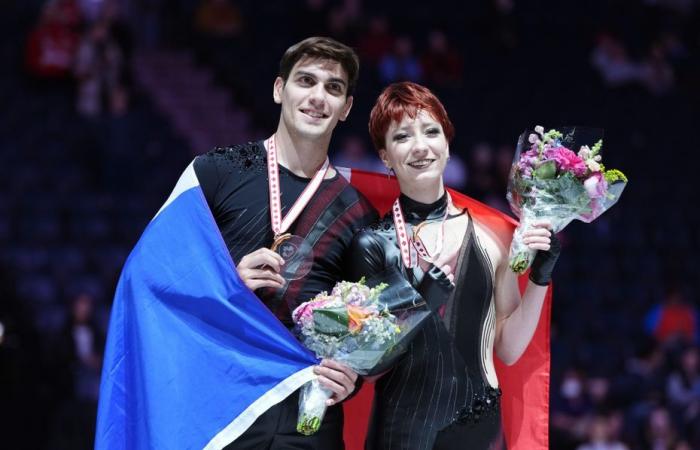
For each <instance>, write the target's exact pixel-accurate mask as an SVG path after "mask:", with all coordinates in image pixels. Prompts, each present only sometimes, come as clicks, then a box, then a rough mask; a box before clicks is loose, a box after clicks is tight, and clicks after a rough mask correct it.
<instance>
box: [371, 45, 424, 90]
mask: <svg viewBox="0 0 700 450" xmlns="http://www.w3.org/2000/svg"><path fill="white" fill-rule="evenodd" d="M379 77H380V80H381V82H382V83H385V84H391V83H393V82H395V81H420V80H421V79H422V78H423V68H422V67H421V65H420V62H419V61H418V58H416V56H415V55H414V54H413V41H411V38H409V37H408V36H401V37H400V38H398V39H397V40H396V42H395V43H394V50H393V52H391V53H388V54H386V55H384V57H383V58H382V60H381V61H380V63H379Z"/></svg>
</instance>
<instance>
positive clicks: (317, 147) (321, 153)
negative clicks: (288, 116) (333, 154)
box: [275, 123, 330, 178]
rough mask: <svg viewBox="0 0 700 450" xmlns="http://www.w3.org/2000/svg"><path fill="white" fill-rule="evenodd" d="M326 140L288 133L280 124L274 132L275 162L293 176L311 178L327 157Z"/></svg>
mask: <svg viewBox="0 0 700 450" xmlns="http://www.w3.org/2000/svg"><path fill="white" fill-rule="evenodd" d="M329 142H330V136H329V137H328V138H325V137H323V138H319V139H314V140H310V139H307V138H304V137H301V136H299V135H296V136H295V135H293V134H292V133H289V132H288V130H287V128H286V127H285V126H284V125H283V124H282V123H280V126H279V127H277V131H276V132H275V147H276V148H277V161H278V162H279V164H280V165H281V166H283V167H285V168H286V169H287V170H289V171H290V172H292V173H293V174H294V175H297V176H300V177H304V178H311V177H313V176H314V175H315V174H316V171H317V170H318V168H319V167H320V166H321V165H322V164H323V161H325V160H326V157H327V156H328V144H329Z"/></svg>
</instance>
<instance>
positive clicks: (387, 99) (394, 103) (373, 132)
mask: <svg viewBox="0 0 700 450" xmlns="http://www.w3.org/2000/svg"><path fill="white" fill-rule="evenodd" d="M418 111H425V112H427V113H429V114H430V115H431V116H433V117H434V118H435V120H437V122H438V123H440V125H441V126H442V130H443V132H444V133H445V137H446V138H447V142H450V141H451V140H452V138H453V137H454V135H455V129H454V126H453V125H452V122H450V118H449V117H448V116H447V111H445V107H444V106H443V105H442V103H441V102H440V100H438V98H437V97H436V96H435V94H433V93H432V91H431V90H430V89H428V88H427V87H425V86H421V85H420V84H416V83H412V82H410V81H402V82H400V83H393V84H390V85H389V86H387V87H386V89H384V91H383V92H382V93H381V94H380V95H379V97H378V98H377V101H376V102H375V103H374V107H373V108H372V112H371V113H370V115H369V134H370V136H371V137H372V143H373V144H374V148H375V149H377V150H381V149H384V148H386V142H385V137H386V131H387V130H388V129H389V125H391V123H392V122H396V123H399V122H401V120H403V118H404V116H406V115H407V116H408V117H410V118H411V119H415V117H416V115H418Z"/></svg>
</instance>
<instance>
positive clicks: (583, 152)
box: [578, 145, 591, 160]
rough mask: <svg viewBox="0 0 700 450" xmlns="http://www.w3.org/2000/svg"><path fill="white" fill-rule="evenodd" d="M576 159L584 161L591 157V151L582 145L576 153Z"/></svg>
mask: <svg viewBox="0 0 700 450" xmlns="http://www.w3.org/2000/svg"><path fill="white" fill-rule="evenodd" d="M578 157H579V158H581V159H583V160H586V159H588V158H590V157H591V149H590V148H588V146H587V145H582V146H581V150H579V151H578Z"/></svg>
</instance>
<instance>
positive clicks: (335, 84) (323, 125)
mask: <svg viewBox="0 0 700 450" xmlns="http://www.w3.org/2000/svg"><path fill="white" fill-rule="evenodd" d="M347 92H348V76H347V74H346V73H345V71H344V70H343V68H342V67H341V65H340V63H338V62H336V61H330V60H326V59H317V58H314V59H312V58H302V59H300V60H299V62H297V63H296V64H295V65H294V68H293V69H292V71H291V73H290V74H289V78H288V79H287V81H286V82H285V81H284V80H283V79H282V78H280V77H277V79H276V80H275V84H274V90H273V97H274V99H275V103H277V104H281V105H282V120H283V121H284V124H285V126H286V127H287V130H288V131H289V133H290V134H292V135H300V136H303V137H306V138H308V139H318V138H321V137H325V136H330V134H331V133H332V132H333V129H334V128H335V126H336V124H337V123H338V120H343V121H344V120H345V119H346V118H347V116H348V114H349V113H350V108H351V107H352V96H348V95H347Z"/></svg>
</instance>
